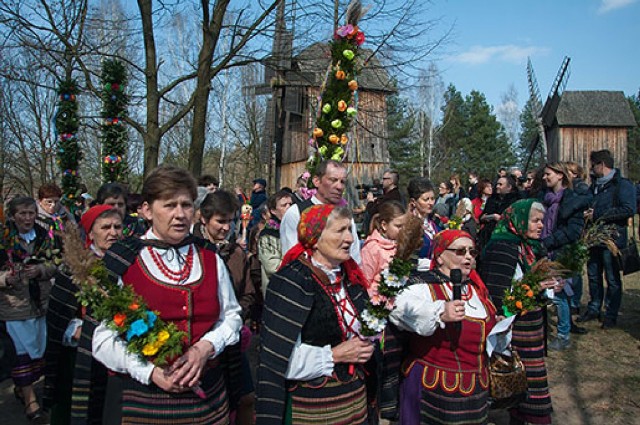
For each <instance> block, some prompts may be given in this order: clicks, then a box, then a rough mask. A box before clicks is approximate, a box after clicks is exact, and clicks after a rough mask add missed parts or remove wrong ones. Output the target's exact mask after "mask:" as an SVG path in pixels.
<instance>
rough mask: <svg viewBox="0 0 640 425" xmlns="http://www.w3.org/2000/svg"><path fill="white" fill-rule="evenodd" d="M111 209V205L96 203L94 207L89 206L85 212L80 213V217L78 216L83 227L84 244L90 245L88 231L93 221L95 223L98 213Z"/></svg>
mask: <svg viewBox="0 0 640 425" xmlns="http://www.w3.org/2000/svg"><path fill="white" fill-rule="evenodd" d="M112 209H113V206H112V205H105V204H101V205H96V206H95V207H91V208H89V209H88V210H87V212H85V213H84V214H82V217H81V218H80V226H82V228H83V229H84V237H85V244H86V246H89V245H91V239H89V233H90V232H91V228H92V227H93V223H95V222H96V220H97V219H98V217H100V214H102V213H103V212H105V211H110V210H112Z"/></svg>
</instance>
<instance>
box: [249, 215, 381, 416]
mask: <svg viewBox="0 0 640 425" xmlns="http://www.w3.org/2000/svg"><path fill="white" fill-rule="evenodd" d="M298 241H299V242H298V244H297V245H295V246H294V247H292V248H291V249H290V250H289V251H288V252H287V253H286V255H285V257H284V259H283V260H282V266H281V268H280V270H279V271H278V272H277V273H275V274H274V275H273V276H272V277H271V280H270V282H269V286H268V287H267V296H266V299H265V306H264V312H263V331H262V332H261V334H260V335H261V339H262V347H261V350H260V363H259V368H258V403H257V409H256V411H257V423H259V424H261V425H270V424H345V425H346V424H364V423H367V399H366V388H365V376H364V370H363V366H364V364H365V363H366V362H367V361H368V360H369V359H370V357H371V355H372V353H373V345H372V344H371V342H369V341H368V340H362V339H360V338H359V337H358V335H357V329H358V327H359V322H358V315H359V313H360V312H361V311H362V310H363V308H364V303H365V300H366V299H367V294H366V278H365V277H364V276H363V274H362V272H361V271H360V269H359V268H358V265H357V264H356V263H355V262H354V261H353V259H351V257H350V254H349V252H350V251H349V248H350V246H351V244H352V243H353V236H352V234H351V212H350V210H349V209H347V208H344V207H337V206H335V205H329V204H324V205H314V206H312V207H309V208H307V209H306V210H304V211H303V213H302V215H301V217H300V223H299V225H298Z"/></svg>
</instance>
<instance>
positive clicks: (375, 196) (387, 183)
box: [363, 170, 404, 235]
mask: <svg viewBox="0 0 640 425" xmlns="http://www.w3.org/2000/svg"><path fill="white" fill-rule="evenodd" d="M399 180H400V175H399V174H398V172H397V171H394V170H386V171H385V172H384V174H383V175H382V193H379V192H378V193H376V191H375V190H374V189H375V187H374V188H372V190H369V192H367V206H366V208H365V213H366V215H365V219H364V225H363V231H365V232H366V233H367V235H368V234H369V233H371V232H370V230H372V229H369V227H370V223H371V218H372V217H373V216H374V215H376V214H377V213H378V208H379V207H380V205H381V204H382V203H384V202H387V201H398V202H400V203H401V204H403V205H404V200H403V199H402V194H401V193H400V189H399V188H398V182H399Z"/></svg>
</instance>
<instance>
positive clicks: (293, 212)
mask: <svg viewBox="0 0 640 425" xmlns="http://www.w3.org/2000/svg"><path fill="white" fill-rule="evenodd" d="M299 222H300V210H299V209H298V206H297V205H293V206H292V207H291V208H289V209H288V210H287V212H286V213H284V216H283V217H282V221H281V222H280V244H281V245H282V256H283V257H284V255H285V254H286V253H287V251H289V250H290V249H291V248H292V247H293V246H294V245H295V244H297V243H298V223H299Z"/></svg>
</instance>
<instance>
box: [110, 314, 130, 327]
mask: <svg viewBox="0 0 640 425" xmlns="http://www.w3.org/2000/svg"><path fill="white" fill-rule="evenodd" d="M125 320H127V315H126V314H123V313H118V314H116V315H114V316H113V323H115V324H116V326H118V327H122V325H124V321H125Z"/></svg>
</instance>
